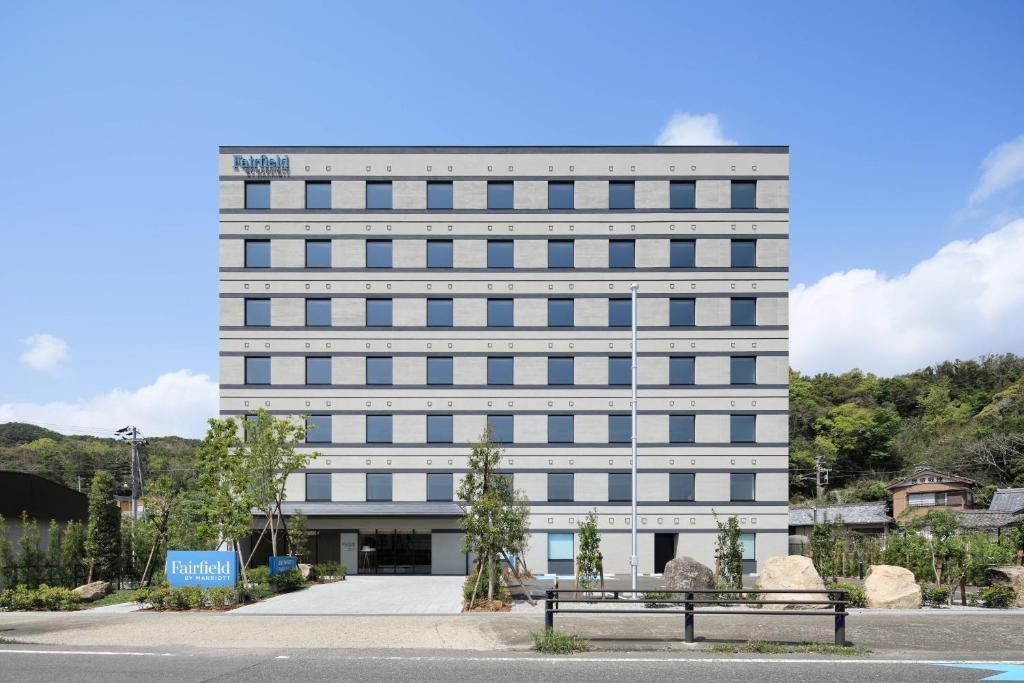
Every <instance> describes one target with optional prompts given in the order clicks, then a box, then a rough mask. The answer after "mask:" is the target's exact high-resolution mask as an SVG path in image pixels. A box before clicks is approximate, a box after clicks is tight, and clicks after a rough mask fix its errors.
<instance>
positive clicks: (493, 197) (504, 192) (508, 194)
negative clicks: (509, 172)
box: [487, 181, 515, 209]
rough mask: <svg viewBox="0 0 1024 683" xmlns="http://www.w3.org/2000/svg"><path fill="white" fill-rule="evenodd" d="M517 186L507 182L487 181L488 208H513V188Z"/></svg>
mask: <svg viewBox="0 0 1024 683" xmlns="http://www.w3.org/2000/svg"><path fill="white" fill-rule="evenodd" d="M514 188H515V186H514V185H513V184H512V183H506V182H494V181H491V182H488V183H487V208H488V209H511V208H513V190H514Z"/></svg>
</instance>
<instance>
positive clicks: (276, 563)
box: [270, 555, 299, 574]
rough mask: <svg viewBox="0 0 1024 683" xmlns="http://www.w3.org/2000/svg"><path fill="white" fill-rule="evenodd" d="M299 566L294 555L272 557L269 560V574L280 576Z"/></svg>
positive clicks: (297, 559)
mask: <svg viewBox="0 0 1024 683" xmlns="http://www.w3.org/2000/svg"><path fill="white" fill-rule="evenodd" d="M298 566H299V558H297V557H295V556H294V555H273V556H271V558H270V573H271V574H281V573H283V572H290V571H291V570H293V569H296V568H297V567H298Z"/></svg>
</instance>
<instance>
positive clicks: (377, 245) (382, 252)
mask: <svg viewBox="0 0 1024 683" xmlns="http://www.w3.org/2000/svg"><path fill="white" fill-rule="evenodd" d="M366 267H367V268H390V267H391V240H366Z"/></svg>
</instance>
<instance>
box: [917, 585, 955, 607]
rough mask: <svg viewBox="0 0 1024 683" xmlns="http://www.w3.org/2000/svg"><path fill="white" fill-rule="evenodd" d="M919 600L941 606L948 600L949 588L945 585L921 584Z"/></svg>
mask: <svg viewBox="0 0 1024 683" xmlns="http://www.w3.org/2000/svg"><path fill="white" fill-rule="evenodd" d="M921 600H922V601H923V602H924V604H926V605H930V606H931V607H942V606H943V605H945V604H947V603H948V602H949V589H948V588H946V587H945V586H921Z"/></svg>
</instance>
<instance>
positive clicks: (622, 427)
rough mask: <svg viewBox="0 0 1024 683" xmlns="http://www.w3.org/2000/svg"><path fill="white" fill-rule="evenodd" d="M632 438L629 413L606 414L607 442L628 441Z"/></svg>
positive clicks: (631, 419)
mask: <svg viewBox="0 0 1024 683" xmlns="http://www.w3.org/2000/svg"><path fill="white" fill-rule="evenodd" d="M632 440H633V418H632V416H630V415H609V416H608V443H630V442H631V441H632Z"/></svg>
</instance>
